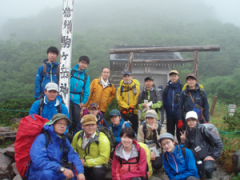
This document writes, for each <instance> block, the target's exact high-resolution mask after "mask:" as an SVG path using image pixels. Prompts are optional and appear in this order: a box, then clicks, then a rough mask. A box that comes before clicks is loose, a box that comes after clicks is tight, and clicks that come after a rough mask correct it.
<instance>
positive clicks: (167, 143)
mask: <svg viewBox="0 0 240 180" xmlns="http://www.w3.org/2000/svg"><path fill="white" fill-rule="evenodd" d="M170 143H171V141H167V142H166V143H164V144H162V147H165V146H166V145H169V144H170Z"/></svg>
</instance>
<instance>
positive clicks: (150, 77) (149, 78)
mask: <svg viewBox="0 0 240 180" xmlns="http://www.w3.org/2000/svg"><path fill="white" fill-rule="evenodd" d="M147 80H152V81H154V79H153V77H152V76H147V77H145V79H144V82H145V81H147Z"/></svg>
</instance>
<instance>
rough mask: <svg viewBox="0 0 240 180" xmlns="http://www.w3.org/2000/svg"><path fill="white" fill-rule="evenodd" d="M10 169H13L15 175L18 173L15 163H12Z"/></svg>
mask: <svg viewBox="0 0 240 180" xmlns="http://www.w3.org/2000/svg"><path fill="white" fill-rule="evenodd" d="M12 170H13V173H14V174H15V175H18V174H19V172H18V170H17V167H16V163H12Z"/></svg>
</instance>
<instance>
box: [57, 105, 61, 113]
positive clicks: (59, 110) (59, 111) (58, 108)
mask: <svg viewBox="0 0 240 180" xmlns="http://www.w3.org/2000/svg"><path fill="white" fill-rule="evenodd" d="M61 111H62V103H60V104H59V105H58V106H57V112H58V113H61Z"/></svg>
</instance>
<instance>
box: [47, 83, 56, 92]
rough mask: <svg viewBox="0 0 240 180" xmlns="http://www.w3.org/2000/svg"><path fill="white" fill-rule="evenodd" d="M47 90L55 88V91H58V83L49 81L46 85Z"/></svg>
mask: <svg viewBox="0 0 240 180" xmlns="http://www.w3.org/2000/svg"><path fill="white" fill-rule="evenodd" d="M45 90H47V91H51V90H54V91H57V92H59V91H58V85H57V84H56V83H54V82H49V83H47V85H46V86H45Z"/></svg>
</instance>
